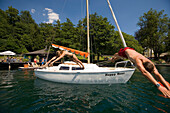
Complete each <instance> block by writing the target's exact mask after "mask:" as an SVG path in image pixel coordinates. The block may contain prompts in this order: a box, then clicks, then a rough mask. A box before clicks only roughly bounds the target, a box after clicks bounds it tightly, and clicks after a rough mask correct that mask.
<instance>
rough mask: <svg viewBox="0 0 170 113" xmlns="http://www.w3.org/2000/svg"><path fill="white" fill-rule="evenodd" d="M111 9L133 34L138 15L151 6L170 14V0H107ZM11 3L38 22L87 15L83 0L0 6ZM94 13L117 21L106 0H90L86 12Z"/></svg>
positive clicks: (16, 1)
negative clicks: (27, 12)
mask: <svg viewBox="0 0 170 113" xmlns="http://www.w3.org/2000/svg"><path fill="white" fill-rule="evenodd" d="M110 3H111V5H112V8H113V11H114V13H115V15H116V18H117V21H118V24H119V26H120V29H121V31H122V32H125V33H127V34H130V35H133V36H134V34H135V32H136V31H137V30H139V27H138V26H137V23H138V22H139V17H140V16H143V14H144V13H147V12H148V11H149V10H150V9H151V8H152V9H153V10H157V12H159V11H161V10H164V14H167V15H168V17H169V18H170V0H110ZM8 6H12V7H13V8H16V9H18V10H19V12H20V11H25V10H27V11H30V14H31V15H32V18H33V19H34V20H35V22H36V23H37V24H40V23H55V21H56V20H60V22H61V23H63V22H65V21H66V18H69V19H70V20H71V22H73V24H74V25H77V24H78V21H79V20H81V19H82V18H85V16H86V0H0V9H2V10H4V11H5V10H7V9H8ZM95 12H96V13H97V14H98V15H99V16H100V15H101V16H102V17H106V18H108V21H109V22H110V23H111V24H112V25H114V26H115V30H117V28H116V24H115V22H114V20H113V17H112V15H111V11H110V9H109V6H108V4H107V0H89V13H90V14H94V13H95Z"/></svg>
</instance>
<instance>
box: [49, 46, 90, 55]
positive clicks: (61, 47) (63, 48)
mask: <svg viewBox="0 0 170 113" xmlns="http://www.w3.org/2000/svg"><path fill="white" fill-rule="evenodd" d="M52 47H54V48H59V49H60V50H66V51H70V52H72V53H75V54H79V55H81V56H84V57H88V53H87V52H83V51H79V50H75V49H71V48H68V47H64V46H60V45H56V44H52Z"/></svg>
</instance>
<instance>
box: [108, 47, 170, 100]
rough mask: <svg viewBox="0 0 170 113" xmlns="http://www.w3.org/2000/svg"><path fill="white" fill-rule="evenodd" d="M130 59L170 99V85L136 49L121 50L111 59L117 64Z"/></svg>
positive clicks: (126, 48)
mask: <svg viewBox="0 0 170 113" xmlns="http://www.w3.org/2000/svg"><path fill="white" fill-rule="evenodd" d="M122 57H123V58H128V59H129V60H130V61H131V62H133V63H134V64H135V66H136V67H137V68H138V69H139V70H140V71H141V73H142V74H143V75H144V76H145V77H146V78H147V79H148V80H150V81H151V82H152V83H153V84H154V85H155V86H156V87H157V89H158V90H159V91H161V92H162V93H163V95H164V96H165V97H167V98H170V85H169V83H168V82H167V81H165V79H164V78H163V76H162V75H161V74H160V73H159V72H158V70H157V69H156V67H155V65H154V63H153V62H152V61H150V60H149V59H148V58H146V57H145V56H143V55H142V54H140V53H138V52H136V51H135V50H134V49H132V48H130V47H125V48H121V49H120V50H119V52H118V53H115V54H114V56H113V57H112V58H111V59H110V60H111V61H112V62H115V61H116V60H118V59H120V58H122ZM151 73H153V74H154V75H155V77H156V79H157V80H159V81H160V82H161V83H162V84H163V85H164V86H165V87H164V86H163V85H160V84H161V83H160V82H158V81H157V80H156V79H155V78H154V77H153V76H152V74H151Z"/></svg>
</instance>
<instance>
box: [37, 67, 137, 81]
mask: <svg viewBox="0 0 170 113" xmlns="http://www.w3.org/2000/svg"><path fill="white" fill-rule="evenodd" d="M34 71H35V75H36V76H37V77H38V78H41V79H44V80H48V81H52V82H60V83H72V84H113V83H126V82H127V81H128V80H129V79H130V78H131V76H132V74H133V73H134V71H135V69H134V68H116V69H113V68H100V67H98V68H97V69H96V68H95V69H85V70H76V71H70V70H69V71H66V70H62V71H61V70H58V67H57V66H54V67H49V68H47V69H36V70H34Z"/></svg>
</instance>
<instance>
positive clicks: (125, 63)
mask: <svg viewBox="0 0 170 113" xmlns="http://www.w3.org/2000/svg"><path fill="white" fill-rule="evenodd" d="M128 62H130V66H131V67H135V66H134V65H133V63H132V62H131V61H130V60H126V61H120V62H117V63H116V64H115V68H118V65H119V64H122V63H124V66H123V67H124V68H125V67H127V64H128Z"/></svg>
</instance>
